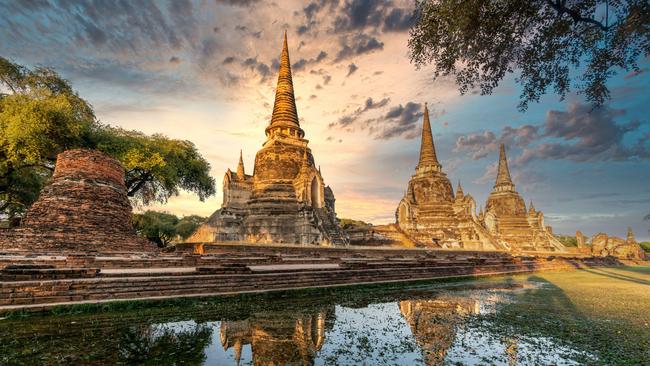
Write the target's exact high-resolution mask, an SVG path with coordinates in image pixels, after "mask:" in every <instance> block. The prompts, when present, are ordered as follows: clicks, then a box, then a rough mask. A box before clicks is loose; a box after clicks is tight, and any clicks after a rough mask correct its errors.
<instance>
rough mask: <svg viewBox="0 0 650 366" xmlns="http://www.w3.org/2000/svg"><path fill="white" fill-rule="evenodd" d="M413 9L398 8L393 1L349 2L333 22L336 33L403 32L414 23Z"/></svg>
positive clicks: (359, 0)
mask: <svg viewBox="0 0 650 366" xmlns="http://www.w3.org/2000/svg"><path fill="white" fill-rule="evenodd" d="M413 10H414V9H413V8H412V7H409V8H400V7H396V6H395V3H394V2H393V1H391V0H347V1H346V2H345V3H344V4H343V7H342V9H341V11H340V13H341V14H340V15H339V16H337V17H336V19H335V20H334V22H333V28H334V32H336V33H340V32H349V31H359V30H366V29H368V28H370V29H371V30H375V31H377V30H383V31H385V32H401V31H406V30H407V29H409V28H410V26H411V24H412V22H413Z"/></svg>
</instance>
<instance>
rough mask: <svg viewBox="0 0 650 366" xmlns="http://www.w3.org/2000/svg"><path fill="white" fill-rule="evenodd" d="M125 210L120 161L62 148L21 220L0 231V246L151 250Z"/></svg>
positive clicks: (9, 248)
mask: <svg viewBox="0 0 650 366" xmlns="http://www.w3.org/2000/svg"><path fill="white" fill-rule="evenodd" d="M131 216H132V210H131V204H130V202H129V198H128V197H127V190H126V185H125V183H124V168H123V167H122V165H121V164H120V162H119V161H117V160H115V159H113V158H111V157H109V156H108V155H106V154H104V153H102V152H99V151H95V150H87V149H77V150H68V151H65V152H63V153H61V154H59V155H58V156H57V160H56V166H55V168H54V174H53V175H52V178H51V179H50V181H49V182H48V183H47V185H46V186H45V187H44V188H43V190H42V191H41V194H40V196H39V198H38V200H37V201H36V202H35V203H34V204H33V205H32V207H31V208H30V209H29V210H28V211H27V213H26V214H25V217H24V218H23V220H22V223H21V225H20V226H19V227H17V228H15V229H11V230H8V231H6V232H5V235H2V236H0V251H4V252H12V251H16V252H30V253H44V252H52V253H66V252H68V253H69V252H77V253H93V252H94V253H107V252H137V253H142V252H153V251H156V246H155V245H154V244H153V243H151V242H150V241H148V240H146V239H144V238H142V237H139V236H137V235H136V233H135V231H134V230H133V226H132V224H131Z"/></svg>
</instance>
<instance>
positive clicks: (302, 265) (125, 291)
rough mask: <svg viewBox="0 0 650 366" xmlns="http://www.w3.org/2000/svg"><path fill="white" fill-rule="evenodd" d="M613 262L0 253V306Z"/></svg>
mask: <svg viewBox="0 0 650 366" xmlns="http://www.w3.org/2000/svg"><path fill="white" fill-rule="evenodd" d="M194 253H201V254H194ZM539 254H542V253H539ZM618 264H621V262H619V261H618V260H616V259H614V258H612V257H605V258H593V257H575V256H574V257H568V256H567V257H558V256H549V257H543V256H541V255H540V256H535V257H533V256H518V257H514V256H511V255H510V254H508V253H505V252H500V251H492V252H479V251H448V250H447V251H440V250H431V249H391V248H359V247H356V248H355V247H351V248H350V247H348V248H340V247H318V246H288V245H284V246H280V245H278V246H255V245H244V244H241V245H235V244H222V245H207V244H206V245H200V244H195V245H183V246H179V247H178V248H177V251H176V252H174V253H164V254H157V255H152V254H141V255H134V254H110V255H105V256H99V255H98V256H87V255H83V254H69V255H47V254H43V255H38V256H36V255H27V254H25V253H20V254H19V253H5V254H2V253H0V312H6V311H16V310H44V309H47V308H51V307H53V306H57V305H72V304H86V303H102V302H110V301H119V300H146V299H166V298H173V297H195V296H214V295H225V294H237V293H250V292H265V291H278V290H289V289H302V288H316V287H333V286H343V285H359V284H370V283H387V282H398V281H414V280H425V279H436V278H447V277H466V276H483V275H495V274H505V273H520V272H531V271H542V270H560V269H574V268H579V267H584V266H613V265H618Z"/></svg>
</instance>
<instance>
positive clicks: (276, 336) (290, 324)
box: [221, 307, 334, 365]
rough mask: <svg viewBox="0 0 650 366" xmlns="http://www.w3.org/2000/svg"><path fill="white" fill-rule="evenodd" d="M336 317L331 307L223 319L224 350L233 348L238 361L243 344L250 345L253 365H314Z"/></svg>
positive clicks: (222, 342) (222, 341)
mask: <svg viewBox="0 0 650 366" xmlns="http://www.w3.org/2000/svg"><path fill="white" fill-rule="evenodd" d="M333 318H334V308H333V307H331V309H328V310H324V311H319V312H317V313H315V314H294V313H288V312H278V313H261V314H254V315H253V316H251V317H250V318H248V319H246V320H238V321H224V322H222V323H221V345H222V346H223V348H224V349H225V350H228V349H229V348H231V347H233V351H234V355H235V361H236V362H237V364H239V361H240V357H241V352H242V347H243V346H244V345H247V344H250V345H251V351H252V354H253V365H312V364H313V363H314V358H315V357H316V353H317V352H318V351H319V350H320V349H321V347H322V346H323V343H324V341H325V332H326V331H327V330H328V328H330V327H331V325H332V324H333V321H331V320H333ZM330 319H331V320H330ZM326 320H330V321H329V322H326Z"/></svg>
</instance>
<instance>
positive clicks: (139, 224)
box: [133, 210, 206, 247]
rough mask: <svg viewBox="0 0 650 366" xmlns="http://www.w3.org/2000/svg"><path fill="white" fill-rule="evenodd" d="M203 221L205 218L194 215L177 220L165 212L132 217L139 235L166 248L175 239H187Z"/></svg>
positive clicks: (153, 212)
mask: <svg viewBox="0 0 650 366" xmlns="http://www.w3.org/2000/svg"><path fill="white" fill-rule="evenodd" d="M205 220H206V218H205V217H201V216H196V215H191V216H185V217H183V218H180V219H179V218H178V217H176V216H175V215H173V214H170V213H167V212H158V211H151V210H148V211H146V212H144V213H142V214H135V215H133V227H134V228H135V231H136V232H137V233H138V234H139V235H141V236H144V237H145V238H147V239H149V240H151V241H152V242H154V243H156V244H158V246H159V247H166V246H168V245H169V244H170V243H171V242H172V241H174V240H176V239H179V238H180V239H183V240H185V239H187V238H189V236H190V235H192V233H194V230H196V228H198V227H199V225H201V224H202V223H203V222H205Z"/></svg>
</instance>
